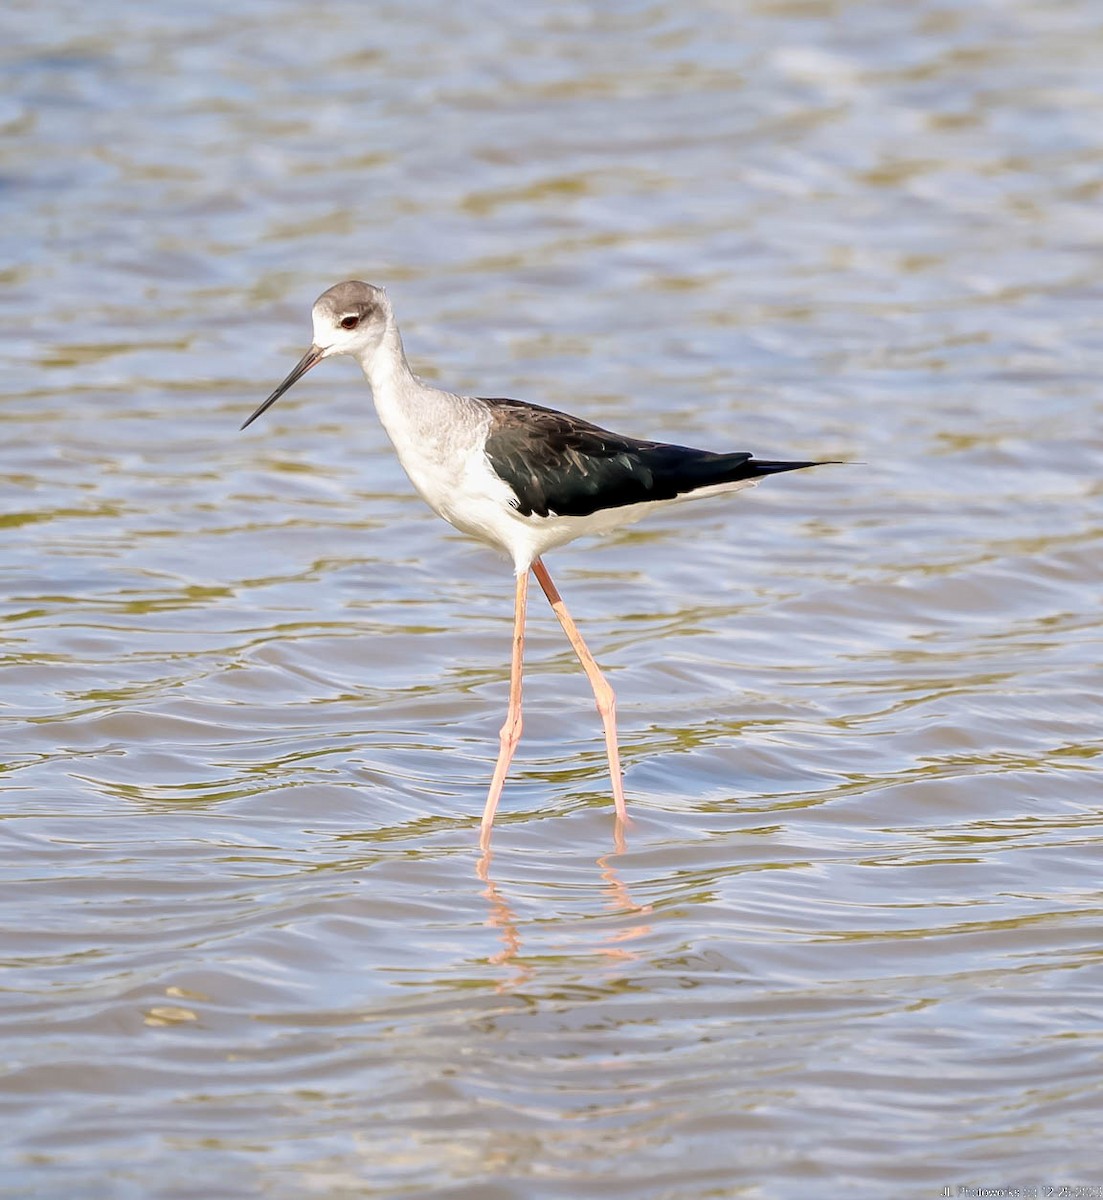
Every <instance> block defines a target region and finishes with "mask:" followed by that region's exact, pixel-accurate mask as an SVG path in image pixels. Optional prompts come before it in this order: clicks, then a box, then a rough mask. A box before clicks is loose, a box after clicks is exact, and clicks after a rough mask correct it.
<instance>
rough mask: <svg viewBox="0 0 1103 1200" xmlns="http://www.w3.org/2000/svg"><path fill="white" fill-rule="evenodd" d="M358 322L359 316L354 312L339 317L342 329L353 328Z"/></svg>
mask: <svg viewBox="0 0 1103 1200" xmlns="http://www.w3.org/2000/svg"><path fill="white" fill-rule="evenodd" d="M359 324H360V318H359V317H358V316H356V315H355V313H350V314H349V315H348V316H347V317H342V318H341V328H342V329H355V328H356V326H357V325H359Z"/></svg>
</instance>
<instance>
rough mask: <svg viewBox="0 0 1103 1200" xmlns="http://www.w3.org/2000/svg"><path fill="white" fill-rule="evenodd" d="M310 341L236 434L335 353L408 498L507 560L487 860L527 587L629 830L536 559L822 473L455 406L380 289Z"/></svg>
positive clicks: (517, 680) (468, 404)
mask: <svg viewBox="0 0 1103 1200" xmlns="http://www.w3.org/2000/svg"><path fill="white" fill-rule="evenodd" d="M311 321H312V325H313V341H312V343H311V346H310V349H309V350H307V352H306V353H305V354H304V355H303V356H302V358H301V359H299V361H298V363H297V364H296V365H295V366H294V367H293V368H292V369H291V371H290V373H289V374H288V375H287V377H286V378H285V379H284V380H283V382H282V383H280V384H279V385H278V386H277V387H276V388H275V389H274V390H273V392H272V394H271V395H270V396H268V398H267V399H266V400H264V401H263V403H261V404H260V405H259V406H258V407H257V408H256V410H255V411H254V412H253V413H252V415H251V416H250V417H249V418H248V420H246V421H245V422H244V423H243V424H242V426H241V428H242V429H245V428H247V427H248V426H249V425H251V424H252V423H253V422H254V421H255V420H256V419H257V418H258V417H259V416H261V414H262V413H264V412H267V410H268V409H269V408H271V406H272V405H273V404H275V403H276V401H277V400H278V399H279V398H280V397H281V396H282V395H283V394H284V393H285V392H286V391H287V390H288V389H289V388H290V387H292V386H293V385H294V384H295V383H297V382H298V381H299V380H300V379H302V377H303V376H304V375H305V374H306V373H307V372H308V371H310V370H311V369H312V368H314V367H315V366H317V365H318V363H320V362H322V361H323V360H324V359H327V358H335V357H337V356H338V355H342V354H347V355H351V356H352V357H353V358H355V359H356V360H357V361H358V362H359V363H360V366H361V368H362V369H363V372H364V374H365V375H366V376H367V379H368V383H369V384H370V386H371V391H372V397H373V399H374V402H375V409H376V413H377V414H378V417H379V420H380V423H381V424H382V426H383V429H384V430H385V432H386V434H387V436H388V437H389V439H390V441H391V444H392V446H393V447H394V450H395V453H396V455H397V456H398V461H399V463H400V464H401V465H402V468H403V469H404V470H405V472H406V474H407V476H408V477H409V479H410V482H411V483H412V484H413V486H414V489H415V490H416V491H417V492H418V494H419V495H420V496H421V498H422V499H423V500H424V501H425V502H426V504H428V505H429V507H430V508H431V509H432V510H433V511H434V512H435V513H437V514H438V515H439V516H441V517H443V518H444V519H445V520H446V521H448V522H450V523H451V524H452V525H453V526H454V527H455V528H456V529H458V530H460V531H461V532H462V533H465V534H468V535H469V536H471V537H473V538H475V539H477V540H479V541H481V542H483V543H486V544H488V545H490V546H491V547H493V548H494V549H496V550H498V551H499V552H501V553H502V554H504V555H505V556H506V557H507V558H508V559H510V560H511V561H512V564H513V573H514V598H513V640H512V654H511V662H510V683H509V701H508V706H507V711H506V719H505V722H504V724H503V725H502V728H501V731H500V734H499V748H498V757H497V761H496V763H495V766H494V773H493V776H492V778H491V782H490V788H489V791H488V792H487V797H486V803H485V805H484V808H483V815H482V821H481V823H480V842H481V845H482V846H483V848H484V849H487V848H489V845H490V837H491V829H492V826H493V823H494V815H495V812H496V811H497V808H498V801H499V799H500V798H501V795H502V790H503V788H504V786H505V780H506V775H507V773H508V771H509V767H510V763H511V762H512V760H513V756H514V752H515V751H516V749H517V744H518V742H519V741H520V738H521V729H522V715H521V682H522V666H523V661H524V646H525V618H526V610H527V604H528V581H529V574H530V573H531V574H532V575H533V576H534V577H535V579H536V581H537V583H538V584H539V585H540V588H541V589H542V591H543V592H544V595H545V596H546V597H547V599H548V602H549V604H550V605H551V608H552V611H553V612H554V614H555V616H556V617H557V618H558V620H559V624H560V625H561V626H562V627H563V632H564V633H565V634H566V636H567V640H568V641H569V642H570V644H571V647H572V649H573V650H574V652H575V654H576V655H577V657H578V660H579V662H580V663H581V664H582V669H583V670H584V671H585V673H586V676H587V678H588V679H589V681H590V686H591V687H592V689H593V693H594V700H595V702H596V704H597V710H598V714H599V716H600V718H601V723H602V728H603V731H604V735H605V748H606V752H607V755H608V760H609V773H610V778H611V780H612V790H613V805H614V810H615V814H616V828H617V830H618V831H620V830H622V829H623V827H624V823H625V822H626V821H627V819H628V810H627V804H626V801H625V795H624V781H623V773H622V771H621V764H620V751H619V747H618V743H617V725H616V697H615V695H614V692H613V689H612V687H611V686H610V685H609V682H608V680H606V678H605V676H604V675H603V674H602V672H601V669H600V668H599V667H598V664H597V662H596V660H595V659H594V656H593V655H592V654H591V653H590V650H589V648H588V647H587V645H586V643H585V642H584V641H583V639H582V634H581V633H580V632H579V630H578V626H577V625H576V624H575V622H574V619H573V618H572V616H571V614H570V612H569V611H568V610H567V607H566V605H565V604H564V602H563V598H562V596H561V595H560V593H559V591H558V589H557V588H556V586H555V584H554V583H553V582H552V578H551V576H550V575H549V573H548V569H547V567H546V566H545V565H544V561H543V559H544V555H545V554H547V553H548V552H549V551H550V550H554V549H556V548H558V547H560V546H564V545H566V544H567V543H568V542H571V541H573V540H574V539H575V538H578V537H581V536H583V535H585V534H595V533H607V532H609V531H611V530H613V529H616V528H619V527H620V526H622V525H625V524H628V523H630V522H633V521H637V520H639V519H640V518H641V517H644V516H646V515H647V514H648V513H651V512H653V511H655V510H657V509H660V508H663V507H665V506H667V505H669V504H671V503H674V502H676V501H681V500H689V499H697V498H700V497H705V496H718V495H724V494H727V493H729V492H736V491H740V490H741V489H743V488H746V487H751V486H753V485H754V484H756V483H757V482H758V481H759V480H760V479H762V478H764V477H766V476H768V475H777V474H780V473H782V472H785V471H799V470H803V469H805V468H807V467H815V466H822V465H824V463H825V462H826V461H829V460H818V461H800V462H784V461H775V460H763V459H756V458H754V457H753V455H752V454H751V453H749V452H748V451H742V450H741V451H734V452H720V453H715V452H712V451H709V450H698V449H695V448H693V447H690V446H679V445H673V444H670V443H666V442H656V441H648V440H645V439H642V438H635V437H627V436H625V435H622V434H618V433H612V432H610V431H609V430H607V429H603V428H601V427H600V426H598V425H595V424H593V423H591V422H590V421H587V420H584V419H583V418H581V417H576V416H572V415H571V414H569V413H565V412H560V411H558V410H556V409H553V408H545V407H543V406H542V405H539V404H530V403H527V402H525V401H522V400H511V399H507V398H503V397H496V398H493V397H492V398H487V397H479V396H464V395H460V394H458V393H455V392H448V391H444V390H443V389H441V388H437V387H433V386H432V385H430V384H428V383H426V382H425V381H424V380H422V379H420V378H419V377H418V376H417V375H415V374H414V373H413V371H412V370H411V369H410V365H409V363H408V362H407V359H406V352H405V349H404V347H403V343H402V335H401V333H400V332H399V328H398V323H397V321H396V320H395V314H394V309H393V308H392V306H391V302H390V300H389V298H388V296H387V292H386V290H385V289H384V288H382V287H378V286H376V285H374V284H370V283H364V282H363V281H361V280H355V279H353V280H346V281H345V282H344V283H338V284H336V285H335V286H334V287H331V288H329V289H328V291H325V292H323V293H322V294H321V295H320V296H319V297H318V299H317V300H316V301H315V302H314V305H313V308H312V310H311Z"/></svg>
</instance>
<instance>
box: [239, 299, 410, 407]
mask: <svg viewBox="0 0 1103 1200" xmlns="http://www.w3.org/2000/svg"><path fill="white" fill-rule="evenodd" d="M310 318H311V321H312V322H313V324H314V344H313V345H312V346H311V347H310V349H309V350H308V351H307V352H306V353H305V354H304V355H303V356H302V358H301V359H299V361H298V363H296V365H295V367H294V368H293V369H292V371H291V373H290V374H289V375H288V376H287V378H286V379H285V380H284V381H283V383H281V384H280V385H279V387H277V388H276V390H275V391H274V392H273V393H272V394H271V395H270V396H269V397H268V399H267V400H265V401H264V403H263V404H261V405H260V407H259V408H258V409H257V410H256V412H254V413H253V415H252V416H251V417H250V418H249V419H248V420H247V421H246V422H245V424H244V425H242V427H241V428H242V429H244V428H245V426H246V425H251V424H252V423H253V422H254V421H255V420H256V419H257V417H259V416H260V415H261V413H263V412H265V411H267V410H268V409H269V408H271V407H272V405H273V404H275V403H276V401H277V400H278V399H279V398H280V397H281V396H282V395H283V394H284V392H286V391H287V390H288V388H290V387H291V386H292V385H293V384H295V383H297V382H298V381H299V380H300V379H302V377H303V376H304V375H305V374H306V373H307V371H309V370H310V368H311V367H314V366H317V364H318V363H320V362H321V361H322V359H323V358H332V357H333V356H334V355H335V354H352V355H355V356H356V357H357V358H358V359H360V361H361V362H362V363H367V362H368V361H369V360H370V359H371V357H372V356H373V355H374V353H375V351H376V350H377V349H378V348H379V345H380V343H381V342H382V341H383V337H384V335H385V334H386V332H387V327H388V325H389V324H390V323H391V322H392V321H393V319H394V315H393V313H392V311H391V304H390V301H389V300H388V299H387V293H386V292H385V291H384V290H383V289H382V288H380V287H375V286H374V284H370V283H362V282H361V281H360V280H359V279H350V280H347V281H346V282H345V283H338V284H336V285H335V286H333V287H331V288H330V289H329V291H327V292H323V293H322V294H321V295H320V296H319V297H318V299H317V300H315V301H314V308H313V309H312V310H311V313H310Z"/></svg>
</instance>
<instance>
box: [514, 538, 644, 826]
mask: <svg viewBox="0 0 1103 1200" xmlns="http://www.w3.org/2000/svg"><path fill="white" fill-rule="evenodd" d="M532 572H533V574H534V575H535V576H536V579H537V582H538V583H539V584H540V586H541V587H542V588H543V589H544V595H545V596H547V598H548V603H549V604H550V605H551V606H552V611H553V612H554V613H555V615H556V616H557V617H558V618H559V624H560V625H562V626H563V632H564V633H565V634H566V635H567V640H568V641H569V642H570V643H571V646H572V647H573V648H574V652H575V654H577V655H578V661H579V662H580V663H581V664H582V669H583V670H584V671H585V672H586V678H587V679H589V681H590V686H591V687H592V688H593V689H594V699H595V700H596V701H597V711H598V712H599V713H600V714H601V724H602V728H603V729H604V730H605V749H606V751H607V753H608V755H609V773H610V775H611V776H612V779H613V804H614V805H615V807H616V811H617V820H618V821H626V820H627V819H628V809H627V807H626V805H625V803H624V781H623V780H622V778H621V770H620V750H619V748H618V747H617V700H616V696H615V695H614V694H613V689H612V688H611V687H610V686H609V683H608V681H607V680H606V678H605V676H604V675H602V673H601V669H600V667H598V665H597V663H596V662H595V661H594V656H593V655H592V654H591V653H590V651H589V648H588V647H587V645H586V643H585V642H584V641H583V640H582V634H581V633H579V632H578V626H577V625H576V624H575V623H574V621H573V619H572V618H571V614H570V613H569V612H568V611H567V606H566V605H565V604H564V603H563V597H562V596H561V595H560V594H559V591H558V589H557V588H556V586H555V584H554V583H552V579H551V576H550V575H549V574H548V569H547V567H545V566H544V564H543V562H541V560H540V559H537V560H536V562H534V563H533V564H532Z"/></svg>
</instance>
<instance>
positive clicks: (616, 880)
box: [475, 823, 651, 992]
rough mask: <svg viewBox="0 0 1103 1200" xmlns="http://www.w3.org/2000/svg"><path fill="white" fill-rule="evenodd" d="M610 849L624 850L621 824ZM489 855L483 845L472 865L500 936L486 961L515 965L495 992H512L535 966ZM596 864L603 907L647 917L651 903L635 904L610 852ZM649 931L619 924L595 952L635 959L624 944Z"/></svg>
mask: <svg viewBox="0 0 1103 1200" xmlns="http://www.w3.org/2000/svg"><path fill="white" fill-rule="evenodd" d="M613 851H614V853H615V854H623V853H624V837H623V833H622V826H621V824H619V823H618V825H617V829H616V835H615V839H614V846H613ZM491 858H492V854H491V851H490V847H489V846H488V845H484V846H483V852H482V854H481V855H479V861H478V863H477V865H476V867H475V874H476V875H478V877H479V878H480V879H481V880H482V881H483V883H485V884H486V887H485V888H483V896H484V897H485V898H486V900H487V902H488V903H489V905H490V913H489V915H488V916H487V919H486V923H487V924H488V925H491V926H493V927H494V928H495V929H497V930H498V932H499V936H500V937H501V939H502V948H501V950H499V951H498V952H497V953H496V954H492V955H491V956H490V959H489V960H488V961H489V962H490V963H492V964H493V965H494V966H506V965H509V966H511V967H513V968H514V974H513V977H512V978H511V979H508V980H503V981H502V982H501V983H499V984H498V986H497V991H499V992H507V991H515V990H516V989H517V988H519V987H521V986H522V984H525V983H527V982H528V981H529V980H530V979H531V978H532V976H533V974H534V973H535V966H534V965H533V964H532V963H531V962H529V961H528V960H526V959H525V958H524V957H523V955H522V945H521V930H520V928H519V926H518V924H517V915H516V913H515V912H514V911H513V907H512V906H511V905H510V903H509V901H508V900H507V899H506V898H505V896H504V895H503V893H502V890H501V888H500V887H499V886H498V884H497V883H496V882H495V881H494V879H493V877H492V876H491V874H490V863H491ZM597 865H598V868H599V869H600V870H601V878H602V880H603V881H604V883H605V887H604V888H603V889H602V891H603V893H604V895H605V898H606V903H605V907H606V908H607V909H608V910H609V911H610V912H611V913H622V914H629V913H632V914H637V915H639V916H646V914H648V913H650V912H651V905H650V904H636V902H635V901H634V900H633V899H632V896H631V893H630V892H629V891H628V887H627V885H626V884H625V882H624V880H623V879H621V877H620V875H619V874H618V872H617V869H616V867H614V866H613V864H612V863H611V862H610V855H608V854H603V855H602V856H601V857H600V858H599V859H598V860H597ZM650 932H651V926H650V925H647V924H644V923H642V922H639V921H633V922H632V923H630V924H627V925H626V924H623V923H621V924H620V926H619V928H617V929H616V930H615V932H614V933H613V934H612V935H611V936H610V937H608V938H607V939H606V944H605V945H603V946H599V947H598V948H597V953H598V954H599V955H601V956H602V957H603V958H606V959H613V960H615V961H618V962H626V961H631V960H632V959H635V958H637V957H638V955H637V954H636V953H635V952H634V951H633V950H630V949H628V948H627V947H626V946H625V945H624V943H625V942H630V941H634V940H635V939H636V938H641V937H644V936H646V935H647V934H649V933H650Z"/></svg>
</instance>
